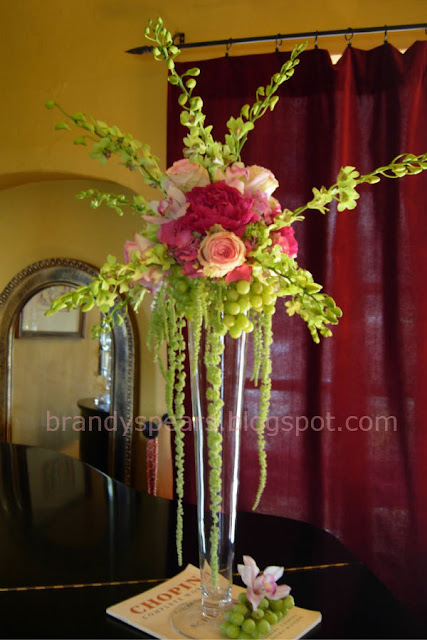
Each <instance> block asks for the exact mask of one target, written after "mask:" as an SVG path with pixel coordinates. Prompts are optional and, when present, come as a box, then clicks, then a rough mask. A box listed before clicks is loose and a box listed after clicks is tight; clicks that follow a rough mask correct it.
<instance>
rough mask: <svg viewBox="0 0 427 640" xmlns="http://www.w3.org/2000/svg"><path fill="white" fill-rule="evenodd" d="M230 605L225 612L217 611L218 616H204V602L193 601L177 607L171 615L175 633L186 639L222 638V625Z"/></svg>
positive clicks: (199, 600) (208, 639)
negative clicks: (220, 628)
mask: <svg viewBox="0 0 427 640" xmlns="http://www.w3.org/2000/svg"><path fill="white" fill-rule="evenodd" d="M229 607H230V605H228V606H227V607H226V608H224V609H223V610H221V609H217V610H216V613H217V615H216V616H214V617H213V616H208V615H204V614H203V610H202V602H201V599H200V598H199V599H198V600H192V601H191V602H188V603H186V604H183V605H181V606H180V607H177V608H176V609H175V611H174V612H173V613H172V614H171V617H170V623H171V625H172V627H173V629H174V630H175V631H177V632H178V633H180V634H181V635H182V636H183V637H184V638H203V639H207V640H211V639H216V640H217V639H218V638H221V633H220V630H219V627H220V625H221V624H222V623H223V622H224V620H225V614H226V613H227V611H228V609H229Z"/></svg>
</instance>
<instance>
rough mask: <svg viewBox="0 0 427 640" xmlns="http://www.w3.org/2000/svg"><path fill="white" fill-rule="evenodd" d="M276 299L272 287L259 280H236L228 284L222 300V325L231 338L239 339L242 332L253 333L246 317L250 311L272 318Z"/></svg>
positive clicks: (251, 323)
mask: <svg viewBox="0 0 427 640" xmlns="http://www.w3.org/2000/svg"><path fill="white" fill-rule="evenodd" d="M276 297H277V295H276V293H275V289H274V286H273V285H272V284H268V283H263V282H260V281H259V280H253V281H252V282H248V281H247V280H238V281H237V282H234V283H231V284H229V285H228V287H227V291H226V294H225V300H224V318H223V323H224V325H225V327H226V328H227V329H228V331H229V333H230V335H231V337H232V338H239V337H240V336H241V334H242V333H243V332H245V333H250V332H251V331H253V329H254V325H253V322H252V321H251V319H250V317H249V316H248V313H249V312H250V311H251V310H253V311H255V312H263V313H264V314H265V315H268V316H272V315H273V313H274V309H275V304H276Z"/></svg>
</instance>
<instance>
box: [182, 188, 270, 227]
mask: <svg viewBox="0 0 427 640" xmlns="http://www.w3.org/2000/svg"><path fill="white" fill-rule="evenodd" d="M187 201H188V202H189V203H190V206H189V208H188V210H187V213H186V214H185V216H184V218H183V219H184V221H185V224H186V225H187V226H188V228H189V229H191V230H192V231H197V232H198V233H206V232H207V231H209V229H211V228H212V227H213V226H214V225H215V224H218V225H221V227H222V228H223V229H226V230H227V231H234V233H235V234H236V235H238V236H242V235H243V234H244V232H245V229H246V225H247V224H249V222H256V221H257V220H258V219H259V215H258V214H257V213H256V211H254V210H253V209H252V205H253V199H252V198H247V197H244V196H242V195H241V194H240V193H239V191H238V190H237V189H234V188H233V187H229V186H228V185H227V184H225V183H224V182H215V183H213V184H208V185H207V186H206V187H194V189H192V190H191V191H189V192H188V193H187Z"/></svg>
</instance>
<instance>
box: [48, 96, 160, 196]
mask: <svg viewBox="0 0 427 640" xmlns="http://www.w3.org/2000/svg"><path fill="white" fill-rule="evenodd" d="M45 106H46V108H48V109H53V108H54V107H56V108H57V109H59V111H60V112H61V113H62V114H63V116H65V118H66V121H61V122H58V123H57V124H56V125H55V129H65V130H67V131H69V130H71V128H72V127H73V126H74V127H77V128H79V129H83V130H84V131H85V132H86V133H85V134H83V135H80V136H78V137H76V138H75V139H74V144H76V145H84V146H90V147H91V151H90V152H89V156H90V157H91V158H94V159H97V160H98V161H99V162H100V163H101V165H105V164H106V162H107V160H108V159H109V158H111V157H112V156H116V157H118V158H119V159H120V163H119V164H122V165H123V166H125V167H126V168H127V169H129V170H130V171H139V172H140V173H141V174H142V175H143V178H144V181H145V182H146V183H147V184H148V185H150V186H151V187H155V188H159V189H162V188H163V187H162V185H163V181H164V175H163V173H162V171H161V170H160V167H159V164H158V158H156V157H155V156H153V154H152V153H151V150H150V147H149V146H148V145H143V144H142V143H141V142H139V141H138V140H135V139H134V138H133V136H132V135H131V134H130V133H122V132H121V131H120V129H119V128H118V127H117V126H115V125H113V126H109V125H108V124H106V123H105V122H103V121H102V120H95V119H94V118H92V117H91V116H88V115H85V114H84V113H75V114H74V115H72V114H69V113H67V112H66V111H65V110H64V109H63V108H62V107H61V106H60V105H59V104H57V103H56V102H55V101H54V100H49V102H47V103H46V105H45Z"/></svg>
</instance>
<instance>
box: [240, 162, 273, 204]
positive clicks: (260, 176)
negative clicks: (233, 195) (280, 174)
mask: <svg viewBox="0 0 427 640" xmlns="http://www.w3.org/2000/svg"><path fill="white" fill-rule="evenodd" d="M248 172H249V178H248V180H247V182H246V184H245V191H247V192H248V193H250V194H251V195H252V194H254V193H255V191H262V192H263V193H266V194H267V196H268V197H270V196H271V194H272V193H273V191H275V190H276V189H277V187H278V186H279V183H278V182H277V180H276V178H275V177H274V175H273V174H272V173H271V171H270V170H269V169H264V168H263V167H258V166H257V165H256V164H254V165H252V166H251V167H248Z"/></svg>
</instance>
